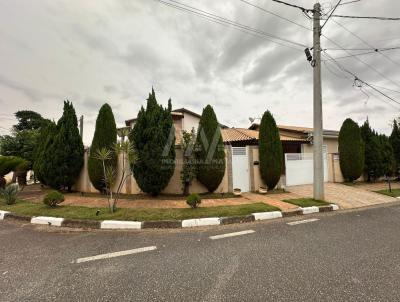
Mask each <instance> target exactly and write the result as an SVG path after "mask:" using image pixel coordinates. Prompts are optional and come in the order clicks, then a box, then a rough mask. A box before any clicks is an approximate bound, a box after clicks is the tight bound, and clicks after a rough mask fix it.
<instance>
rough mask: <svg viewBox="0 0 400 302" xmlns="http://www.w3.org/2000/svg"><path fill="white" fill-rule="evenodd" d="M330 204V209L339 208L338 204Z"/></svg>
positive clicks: (335, 209)
mask: <svg viewBox="0 0 400 302" xmlns="http://www.w3.org/2000/svg"><path fill="white" fill-rule="evenodd" d="M331 206H332V211H337V210H339V206H338V205H336V204H333V203H332V204H331Z"/></svg>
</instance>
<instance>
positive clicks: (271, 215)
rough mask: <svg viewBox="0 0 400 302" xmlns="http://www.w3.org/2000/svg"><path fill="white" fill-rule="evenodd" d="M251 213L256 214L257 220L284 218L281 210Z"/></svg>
mask: <svg viewBox="0 0 400 302" xmlns="http://www.w3.org/2000/svg"><path fill="white" fill-rule="evenodd" d="M251 215H253V216H254V218H255V220H267V219H274V218H282V212H280V211H273V212H261V213H253V214H251Z"/></svg>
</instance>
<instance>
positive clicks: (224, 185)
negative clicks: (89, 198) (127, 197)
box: [74, 147, 230, 194]
mask: <svg viewBox="0 0 400 302" xmlns="http://www.w3.org/2000/svg"><path fill="white" fill-rule="evenodd" d="M175 152H176V164H175V171H174V174H173V175H172V177H171V179H170V181H169V183H168V185H167V187H166V188H165V189H164V190H163V191H162V193H164V194H182V183H181V178H180V177H181V171H182V162H183V153H182V149H180V148H176V149H175ZM225 153H226V155H227V156H226V163H227V164H226V168H225V176H224V178H223V179H222V181H221V184H220V185H219V187H218V188H217V189H216V190H215V192H217V193H224V192H229V183H228V178H229V177H228V175H229V173H228V169H230V165H229V163H230V159H229V157H230V152H229V147H227V148H225ZM228 155H229V156H228ZM87 166H88V152H87V151H86V152H85V155H84V166H83V168H82V171H81V173H80V175H79V178H78V180H77V182H76V184H75V186H74V190H76V191H79V192H86V193H95V192H98V191H97V190H96V189H95V188H94V187H93V185H92V183H91V182H90V179H89V173H88V169H87ZM123 167H124V165H123V160H122V155H120V157H119V162H118V169H117V170H118V172H119V173H118V175H117V181H116V185H115V186H114V188H113V191H116V190H117V186H118V183H119V182H120V179H121V177H122V173H123ZM130 173H131V172H130V168H129V165H128V163H127V162H126V163H125V175H129V174H130ZM121 192H122V193H125V194H139V193H143V192H142V191H141V190H140V188H139V186H138V185H137V183H136V180H135V178H134V177H133V176H130V177H129V178H128V179H127V181H126V182H125V185H124V186H123V187H122V191H121ZM205 192H207V189H206V188H205V187H204V186H203V185H202V184H201V183H200V182H198V181H197V180H194V181H193V183H192V185H191V186H190V193H205Z"/></svg>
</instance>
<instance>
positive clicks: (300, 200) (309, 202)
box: [284, 198, 330, 208]
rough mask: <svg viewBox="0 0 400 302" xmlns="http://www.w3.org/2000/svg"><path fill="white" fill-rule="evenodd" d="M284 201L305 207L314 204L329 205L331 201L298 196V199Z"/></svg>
mask: <svg viewBox="0 0 400 302" xmlns="http://www.w3.org/2000/svg"><path fill="white" fill-rule="evenodd" d="M284 202H288V203H291V204H294V205H296V206H299V207H302V208H305V207H312V206H317V207H320V206H327V205H330V203H328V202H325V201H322V200H316V199H312V198H297V199H285V200H284Z"/></svg>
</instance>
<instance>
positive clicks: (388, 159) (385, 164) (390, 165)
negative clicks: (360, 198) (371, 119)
mask: <svg viewBox="0 0 400 302" xmlns="http://www.w3.org/2000/svg"><path fill="white" fill-rule="evenodd" d="M379 142H380V152H381V159H382V163H381V171H380V173H379V174H380V175H381V176H383V175H384V176H393V175H394V174H395V173H396V159H395V155H394V152H393V147H392V144H391V143H390V139H389V137H387V136H386V135H384V134H381V135H379Z"/></svg>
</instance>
